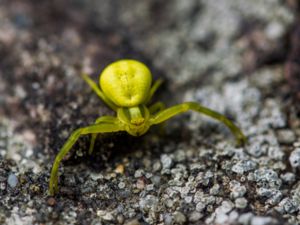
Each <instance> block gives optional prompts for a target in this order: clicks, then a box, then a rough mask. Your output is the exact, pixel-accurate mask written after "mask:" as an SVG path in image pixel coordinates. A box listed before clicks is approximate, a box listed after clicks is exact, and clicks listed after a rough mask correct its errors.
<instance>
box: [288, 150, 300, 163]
mask: <svg viewBox="0 0 300 225" xmlns="http://www.w3.org/2000/svg"><path fill="white" fill-rule="evenodd" d="M289 160H290V164H291V166H292V167H294V168H297V167H300V148H296V149H295V150H294V151H293V152H292V153H291V155H290V157H289Z"/></svg>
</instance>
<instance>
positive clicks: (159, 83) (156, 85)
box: [145, 79, 163, 104]
mask: <svg viewBox="0 0 300 225" xmlns="http://www.w3.org/2000/svg"><path fill="white" fill-rule="evenodd" d="M162 82H163V80H162V79H158V80H157V81H155V82H154V84H153V85H152V87H151V89H150V91H149V95H148V97H147V100H146V101H145V102H146V104H147V103H149V102H150V100H151V99H152V96H153V95H154V93H155V92H156V91H157V89H158V88H159V86H160V85H161V84H162Z"/></svg>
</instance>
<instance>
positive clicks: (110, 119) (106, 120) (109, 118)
mask: <svg viewBox="0 0 300 225" xmlns="http://www.w3.org/2000/svg"><path fill="white" fill-rule="evenodd" d="M115 122H116V118H115V117H113V116H102V117H99V118H98V119H96V121H95V124H99V123H115ZM97 136H98V134H92V137H91V144H90V148H89V155H91V154H92V153H93V150H94V146H95V141H96V139H97Z"/></svg>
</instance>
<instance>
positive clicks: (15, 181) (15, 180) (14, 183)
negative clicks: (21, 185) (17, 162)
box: [7, 173, 18, 188]
mask: <svg viewBox="0 0 300 225" xmlns="http://www.w3.org/2000/svg"><path fill="white" fill-rule="evenodd" d="M7 183H8V185H9V186H10V187H11V188H15V187H16V186H17V185H18V178H17V176H16V175H15V174H13V173H11V174H9V176H8V178H7Z"/></svg>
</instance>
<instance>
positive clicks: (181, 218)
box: [173, 211, 186, 224]
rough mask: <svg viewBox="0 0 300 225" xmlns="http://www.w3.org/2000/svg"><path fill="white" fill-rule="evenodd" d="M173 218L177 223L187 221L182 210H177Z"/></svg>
mask: <svg viewBox="0 0 300 225" xmlns="http://www.w3.org/2000/svg"><path fill="white" fill-rule="evenodd" d="M173 219H174V222H175V223H176V224H184V223H185V222H186V217H185V215H184V214H183V213H182V212H179V211H177V212H175V213H174V214H173Z"/></svg>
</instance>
